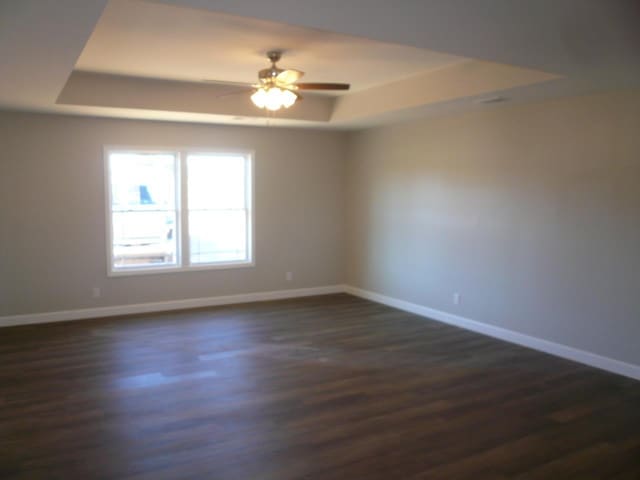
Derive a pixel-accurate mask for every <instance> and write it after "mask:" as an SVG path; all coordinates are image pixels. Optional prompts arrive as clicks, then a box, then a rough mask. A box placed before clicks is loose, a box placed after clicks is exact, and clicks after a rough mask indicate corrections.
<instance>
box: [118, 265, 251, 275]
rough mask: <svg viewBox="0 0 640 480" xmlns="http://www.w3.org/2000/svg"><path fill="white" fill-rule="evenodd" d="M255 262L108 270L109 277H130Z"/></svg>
mask: <svg viewBox="0 0 640 480" xmlns="http://www.w3.org/2000/svg"><path fill="white" fill-rule="evenodd" d="M255 265H256V264H255V262H253V261H251V262H228V263H216V264H207V265H190V266H186V267H185V266H176V267H171V266H159V267H137V268H135V267H131V268H123V269H119V270H112V269H109V270H108V271H107V276H108V277H130V276H136V275H157V274H164V273H186V272H201V271H207V270H232V269H237V268H253V267H255Z"/></svg>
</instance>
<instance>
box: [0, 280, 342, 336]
mask: <svg viewBox="0 0 640 480" xmlns="http://www.w3.org/2000/svg"><path fill="white" fill-rule="evenodd" d="M344 290H345V287H344V285H328V286H323V287H311V288H298V289H295V290H276V291H272V292H254V293H242V294H239V295H225V296H220V297H202V298H188V299H185V300H169V301H165V302H151V303H137V304H132V305H117V306H113V307H96V308H83V309H79V310H62V311H57V312H45V313H32V314H24V315H9V316H4V317H0V327H9V326H13V325H28V324H33V323H50V322H65V321H68V320H81V319H88V318H101V317H114V316H118V315H131V314H135V313H150V312H163V311H169V310H182V309H186V308H199V307H213V306H216V305H230V304H234V303H250V302H263V301H267V300H281V299H285V298H295V297H309V296H313V295H327V294H330V293H342V292H344Z"/></svg>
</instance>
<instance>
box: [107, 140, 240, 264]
mask: <svg viewBox="0 0 640 480" xmlns="http://www.w3.org/2000/svg"><path fill="white" fill-rule="evenodd" d="M106 166H107V169H106V171H107V192H108V202H107V206H108V220H109V227H110V228H109V238H108V240H109V265H108V266H109V273H110V274H114V275H118V274H132V273H149V272H160V271H175V270H180V269H190V268H229V267H234V266H247V265H252V212H251V206H252V202H251V193H252V179H251V176H252V156H251V154H248V153H243V152H241V153H224V152H214V153H210V152H194V151H160V152H155V151H154V152H148V151H136V150H120V149H107V150H106Z"/></svg>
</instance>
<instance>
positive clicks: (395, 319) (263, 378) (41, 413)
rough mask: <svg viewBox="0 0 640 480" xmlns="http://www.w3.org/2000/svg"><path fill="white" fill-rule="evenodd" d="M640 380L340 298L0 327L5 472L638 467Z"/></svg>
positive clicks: (587, 473)
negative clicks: (636, 380)
mask: <svg viewBox="0 0 640 480" xmlns="http://www.w3.org/2000/svg"><path fill="white" fill-rule="evenodd" d="M639 407H640V382H635V381H633V380H630V379H626V378H623V377H618V376H615V375H612V374H608V373H604V372H601V371H597V370H594V369H591V368H588V367H585V366H582V365H578V364H575V363H572V362H569V361H565V360H561V359H557V358H554V357H551V356H548V355H544V354H541V353H538V352H534V351H531V350H527V349H524V348H520V347H516V346H513V345H510V344H507V343H503V342H500V341H497V340H493V339H490V338H487V337H483V336H480V335H477V334H474V333H470V332H466V331H463V330H459V329H457V328H454V327H450V326H446V325H442V324H439V323H436V322H432V321H428V320H425V319H423V318H420V317H417V316H414V315H411V314H408V313H405V312H401V311H398V310H394V309H391V308H388V307H385V306H382V305H378V304H375V303H371V302H368V301H366V300H362V299H358V298H355V297H352V296H349V295H329V296H323V297H313V298H304V299H296V300H284V301H277V302H265V303H255V304H245V305H235V306H226V307H219V308H210V309H201V310H191V311H182V312H172V313H163V314H150V315H144V316H136V317H122V318H111V319H99V320H85V321H78V322H68V323H58V324H49V325H37V326H23V327H12V328H5V329H0V478H2V479H64V480H69V479H83V480H85V479H131V480H133V479H135V480H142V479H148V480H151V479H153V480H161V479H187V478H188V479H223V480H254V479H260V480H289V479H291V480H293V479H296V480H301V479H304V480H311V479H323V480H333V479H367V480H376V479H401V480H405V479H406V480H422V479H447V480H448V479H490V480H498V479H529V480H533V479H545V480H547V479H558V480H570V479H580V480H585V479H598V480H600V479H615V480H623V479H635V480H638V479H640V408H639Z"/></svg>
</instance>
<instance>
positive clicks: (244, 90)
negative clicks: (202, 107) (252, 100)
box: [214, 86, 253, 98]
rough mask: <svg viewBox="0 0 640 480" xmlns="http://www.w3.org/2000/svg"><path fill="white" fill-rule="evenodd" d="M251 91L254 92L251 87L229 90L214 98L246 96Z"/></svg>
mask: <svg viewBox="0 0 640 480" xmlns="http://www.w3.org/2000/svg"><path fill="white" fill-rule="evenodd" d="M251 90H253V88H252V87H250V86H246V87H240V88H235V89H233V90H227V91H225V92H222V93H219V94H218V95H216V96H215V97H214V98H223V97H230V96H232V95H244V94H246V93H247V92H250V91H251Z"/></svg>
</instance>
